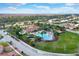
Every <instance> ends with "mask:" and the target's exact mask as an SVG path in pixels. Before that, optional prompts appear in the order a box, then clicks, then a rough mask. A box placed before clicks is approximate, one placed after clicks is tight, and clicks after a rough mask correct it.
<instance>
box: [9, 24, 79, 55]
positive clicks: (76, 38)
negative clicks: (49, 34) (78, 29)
mask: <svg viewBox="0 0 79 59" xmlns="http://www.w3.org/2000/svg"><path fill="white" fill-rule="evenodd" d="M40 27H41V28H39V29H38V30H36V31H37V32H38V31H39V30H45V31H53V33H54V36H55V39H56V40H54V41H50V42H49V41H42V40H41V39H42V38H41V37H39V36H35V35H33V34H30V33H32V32H27V33H25V34H19V32H20V31H22V29H21V28H20V27H18V26H16V27H13V28H12V30H11V28H10V30H9V31H10V32H9V33H10V34H12V35H14V36H16V37H17V38H19V39H21V40H23V41H24V42H25V43H28V44H29V45H31V46H32V47H34V48H37V49H40V50H43V51H48V52H53V53H65V54H72V53H78V52H79V35H78V34H75V33H71V32H67V31H65V28H64V27H59V26H52V25H47V24H46V25H45V24H44V25H43V26H41V25H40ZM34 32H35V31H34Z"/></svg>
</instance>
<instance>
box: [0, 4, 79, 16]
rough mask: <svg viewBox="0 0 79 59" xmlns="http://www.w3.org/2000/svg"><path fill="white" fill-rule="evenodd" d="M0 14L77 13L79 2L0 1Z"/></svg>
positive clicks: (78, 12) (78, 11)
mask: <svg viewBox="0 0 79 59" xmlns="http://www.w3.org/2000/svg"><path fill="white" fill-rule="evenodd" d="M0 14H79V4H78V3H0Z"/></svg>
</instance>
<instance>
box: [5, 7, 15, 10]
mask: <svg viewBox="0 0 79 59" xmlns="http://www.w3.org/2000/svg"><path fill="white" fill-rule="evenodd" d="M6 9H7V10H16V7H8V8H6Z"/></svg>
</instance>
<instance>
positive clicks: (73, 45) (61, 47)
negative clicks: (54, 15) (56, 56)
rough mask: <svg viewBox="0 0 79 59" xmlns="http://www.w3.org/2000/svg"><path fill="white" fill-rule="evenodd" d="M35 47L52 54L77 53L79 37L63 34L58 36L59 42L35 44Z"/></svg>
mask: <svg viewBox="0 0 79 59" xmlns="http://www.w3.org/2000/svg"><path fill="white" fill-rule="evenodd" d="M35 47H36V48H37V49H40V50H44V51H48V52H54V53H66V54H71V53H77V52H78V50H79V35H77V34H75V33H71V32H65V33H62V34H60V36H59V40H57V41H54V42H36V43H35Z"/></svg>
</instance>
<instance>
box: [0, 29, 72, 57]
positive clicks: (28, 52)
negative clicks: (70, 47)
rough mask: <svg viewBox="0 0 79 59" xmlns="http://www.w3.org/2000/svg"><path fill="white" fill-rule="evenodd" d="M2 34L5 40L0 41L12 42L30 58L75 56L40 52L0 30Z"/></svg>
mask: <svg viewBox="0 0 79 59" xmlns="http://www.w3.org/2000/svg"><path fill="white" fill-rule="evenodd" d="M0 34H2V35H3V36H4V38H2V39H0V41H4V42H6V41H7V42H11V41H12V45H13V46H14V47H16V48H17V49H18V50H20V51H21V52H23V53H24V54H26V55H30V56H65V55H68V56H69V55H73V54H57V53H49V52H45V51H41V50H38V49H35V48H33V47H31V46H29V45H28V44H26V43H24V42H23V41H21V40H20V41H17V40H16V39H14V38H12V37H11V36H9V35H7V32H4V31H3V30H0Z"/></svg>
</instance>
